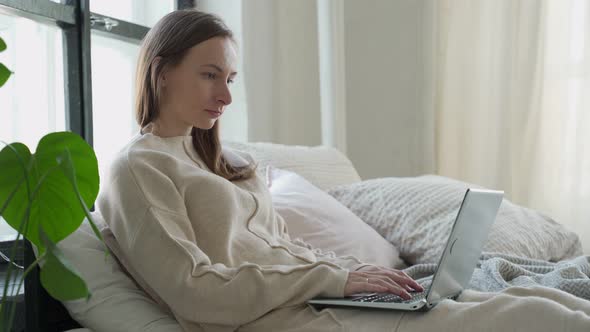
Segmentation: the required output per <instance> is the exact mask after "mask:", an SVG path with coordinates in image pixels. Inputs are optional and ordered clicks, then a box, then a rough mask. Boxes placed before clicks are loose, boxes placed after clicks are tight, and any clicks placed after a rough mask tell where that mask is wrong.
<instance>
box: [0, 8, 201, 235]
mask: <svg viewBox="0 0 590 332" xmlns="http://www.w3.org/2000/svg"><path fill="white" fill-rule="evenodd" d="M192 7H195V1H194V0H176V1H174V0H159V1H149V2H146V1H143V0H38V1H22V2H21V1H12V0H0V36H1V37H2V38H3V39H4V40H5V41H6V43H7V45H8V47H7V50H6V51H5V52H2V53H0V62H2V63H4V64H5V65H6V66H7V67H8V68H9V69H11V70H12V71H13V72H14V75H12V76H11V77H10V79H9V80H8V82H7V83H6V84H5V85H4V86H3V87H2V88H0V105H2V106H1V107H0V119H2V121H0V140H3V141H5V142H7V143H10V142H15V141H19V142H23V143H25V144H27V145H28V146H29V147H30V148H31V149H32V150H34V149H35V148H36V143H37V142H38V140H39V139H40V138H41V137H42V136H44V135H45V134H47V133H49V132H52V131H62V130H70V131H72V132H75V133H78V134H79V135H81V136H82V137H84V138H85V139H86V140H87V141H88V142H89V143H90V144H91V145H93V147H94V148H95V151H96V154H97V157H98V159H99V168H100V171H101V175H103V173H104V169H105V168H106V165H108V163H109V161H110V160H112V156H113V155H114V153H116V152H117V151H118V150H119V148H120V147H119V146H117V144H119V145H121V146H122V145H123V144H125V142H126V141H127V139H128V138H129V137H131V135H133V134H134V133H136V132H137V127H136V124H135V121H134V115H133V88H134V87H133V82H134V74H135V63H136V61H137V53H138V50H139V43H140V41H141V39H142V38H143V36H145V34H146V33H147V31H148V30H149V28H150V27H151V26H152V25H153V24H154V23H155V22H156V21H157V20H158V19H160V17H162V16H164V15H165V14H166V13H168V12H170V11H172V10H174V9H176V8H192ZM115 142H116V143H115ZM32 152H34V151H32ZM15 233H16V232H15V231H14V230H12V228H10V226H8V225H7V224H6V222H4V221H3V220H1V219H0V241H6V240H8V239H13V238H14V235H13V234H15Z"/></svg>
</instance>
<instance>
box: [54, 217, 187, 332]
mask: <svg viewBox="0 0 590 332" xmlns="http://www.w3.org/2000/svg"><path fill="white" fill-rule="evenodd" d="M92 219H93V220H94V221H95V222H96V223H98V224H99V225H100V226H101V227H103V226H105V223H104V220H103V218H102V216H101V215H100V214H99V213H98V212H93V213H92ZM58 246H59V248H60V249H61V250H62V251H63V252H64V256H65V257H66V259H67V260H68V261H69V262H71V264H72V265H73V266H74V267H75V268H76V269H77V270H78V272H79V273H80V275H81V276H82V278H83V279H84V281H86V285H87V286H88V289H89V290H90V292H91V294H92V296H91V297H90V299H89V300H85V299H80V300H75V301H67V302H64V306H65V307H66V309H67V310H68V311H69V313H70V316H71V317H72V318H73V319H75V320H76V321H77V322H78V323H80V324H81V325H82V326H84V327H87V328H90V329H92V330H93V331H97V332H99V331H121V332H133V331H137V332H145V331H154V332H156V331H157V332H181V331H182V328H181V327H180V325H179V324H178V322H177V321H176V320H175V319H174V318H173V317H172V316H171V315H170V314H168V313H166V312H165V311H164V310H163V309H162V308H161V307H159V306H158V305H157V304H156V303H154V302H153V301H152V300H151V299H150V298H149V297H148V296H147V295H146V294H145V293H144V292H143V291H141V290H140V289H139V288H138V287H137V286H136V285H135V283H134V281H133V280H131V279H130V278H129V277H127V275H125V273H123V271H122V270H121V268H120V266H119V264H118V263H117V262H116V260H115V258H114V257H113V256H112V255H108V256H107V255H106V254H105V252H106V250H107V249H106V247H105V245H104V244H103V243H102V242H101V241H100V240H99V239H98V238H97V237H96V236H95V235H94V232H92V229H91V228H90V224H89V223H88V221H86V220H84V222H83V223H82V225H81V226H80V228H78V230H76V231H75V232H74V233H72V234H71V235H70V236H68V237H67V238H66V239H64V240H63V241H61V242H59V243H58Z"/></svg>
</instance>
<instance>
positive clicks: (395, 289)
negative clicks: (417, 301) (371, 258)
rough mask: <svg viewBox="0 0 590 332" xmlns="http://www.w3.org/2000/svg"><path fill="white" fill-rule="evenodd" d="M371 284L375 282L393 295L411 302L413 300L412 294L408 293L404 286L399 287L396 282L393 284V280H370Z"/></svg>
mask: <svg viewBox="0 0 590 332" xmlns="http://www.w3.org/2000/svg"><path fill="white" fill-rule="evenodd" d="M369 282H374V283H376V284H378V285H381V286H383V287H385V289H387V291H388V292H390V293H393V294H395V295H397V296H399V297H401V298H403V299H406V300H409V299H411V298H412V296H411V295H410V293H408V292H407V291H406V290H405V289H403V287H402V286H400V285H398V284H397V283H395V282H392V281H391V279H377V278H375V279H374V280H373V279H369Z"/></svg>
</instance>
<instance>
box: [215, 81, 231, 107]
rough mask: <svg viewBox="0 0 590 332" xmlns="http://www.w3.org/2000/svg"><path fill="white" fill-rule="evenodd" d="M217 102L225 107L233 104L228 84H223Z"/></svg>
mask: <svg viewBox="0 0 590 332" xmlns="http://www.w3.org/2000/svg"><path fill="white" fill-rule="evenodd" d="M217 101H219V102H221V103H223V104H224V105H229V104H231V102H232V97H231V91H230V90H229V86H228V85H227V84H222V85H221V87H220V88H219V91H218V93H217Z"/></svg>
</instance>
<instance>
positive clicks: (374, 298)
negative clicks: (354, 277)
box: [353, 292, 426, 303]
mask: <svg viewBox="0 0 590 332" xmlns="http://www.w3.org/2000/svg"><path fill="white" fill-rule="evenodd" d="M410 295H411V296H412V298H411V299H408V300H405V299H403V298H401V297H399V296H397V295H395V294H391V293H375V294H370V295H367V296H363V297H361V298H357V299H354V300H353V301H354V302H386V303H410V302H416V301H420V300H422V299H424V298H425V297H426V292H415V293H410Z"/></svg>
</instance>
